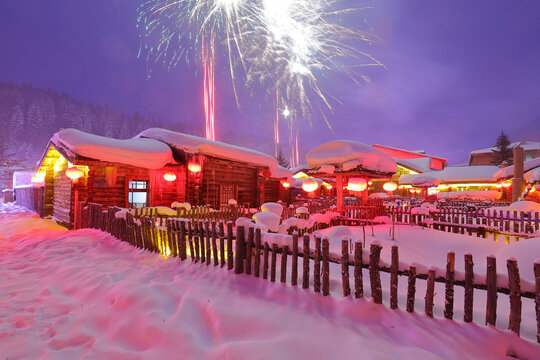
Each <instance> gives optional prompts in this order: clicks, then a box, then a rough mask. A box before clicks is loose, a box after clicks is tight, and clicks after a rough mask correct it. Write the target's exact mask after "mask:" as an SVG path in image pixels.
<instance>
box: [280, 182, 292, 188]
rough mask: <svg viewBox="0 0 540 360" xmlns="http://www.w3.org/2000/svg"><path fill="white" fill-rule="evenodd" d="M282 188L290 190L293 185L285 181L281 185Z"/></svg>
mask: <svg viewBox="0 0 540 360" xmlns="http://www.w3.org/2000/svg"><path fill="white" fill-rule="evenodd" d="M281 186H283V187H284V188H285V189H288V188H290V187H291V183H289V182H288V181H284V182H282V183H281Z"/></svg>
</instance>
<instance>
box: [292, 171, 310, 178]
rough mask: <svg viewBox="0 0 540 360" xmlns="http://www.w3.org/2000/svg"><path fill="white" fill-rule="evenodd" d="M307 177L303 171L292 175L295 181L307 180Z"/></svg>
mask: <svg viewBox="0 0 540 360" xmlns="http://www.w3.org/2000/svg"><path fill="white" fill-rule="evenodd" d="M308 177H309V176H308V174H306V173H305V172H303V171H299V172H297V173H296V174H294V175H293V178H295V179H307V178H308Z"/></svg>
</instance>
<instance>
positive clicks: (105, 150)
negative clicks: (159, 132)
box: [51, 129, 176, 169]
mask: <svg viewBox="0 0 540 360" xmlns="http://www.w3.org/2000/svg"><path fill="white" fill-rule="evenodd" d="M51 142H52V143H53V144H55V145H56V146H59V147H61V148H63V149H65V150H66V151H67V152H69V153H71V154H67V155H68V156H69V155H72V156H76V155H78V156H83V157H87V158H91V159H95V160H101V161H107V162H114V163H120V164H126V165H132V166H137V167H142V168H145V169H160V168H162V167H164V166H165V165H167V164H169V163H176V162H175V161H174V159H173V156H172V151H171V149H170V148H169V146H167V145H166V144H164V143H162V142H160V141H157V140H153V139H142V138H141V139H127V140H119V139H112V138H106V137H103V136H99V135H93V134H88V133H85V132H82V131H80V130H77V129H63V130H60V131H59V132H57V133H55V134H54V135H53V137H52V139H51Z"/></svg>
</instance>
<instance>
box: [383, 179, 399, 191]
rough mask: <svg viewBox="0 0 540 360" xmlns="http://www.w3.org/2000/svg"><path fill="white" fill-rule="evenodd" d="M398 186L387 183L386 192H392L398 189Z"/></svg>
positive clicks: (390, 182)
mask: <svg viewBox="0 0 540 360" xmlns="http://www.w3.org/2000/svg"><path fill="white" fill-rule="evenodd" d="M397 187H398V186H397V184H396V183H395V182H392V181H388V182H385V183H384V185H383V189H384V191H388V192H392V191H394V190H396V189H397Z"/></svg>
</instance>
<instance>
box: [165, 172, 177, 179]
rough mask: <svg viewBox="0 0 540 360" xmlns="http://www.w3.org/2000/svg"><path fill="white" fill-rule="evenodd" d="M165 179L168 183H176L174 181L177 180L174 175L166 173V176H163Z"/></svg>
mask: <svg viewBox="0 0 540 360" xmlns="http://www.w3.org/2000/svg"><path fill="white" fill-rule="evenodd" d="M163 178H164V179H165V180H166V181H174V180H176V175H175V174H174V173H166V174H164V175H163Z"/></svg>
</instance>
